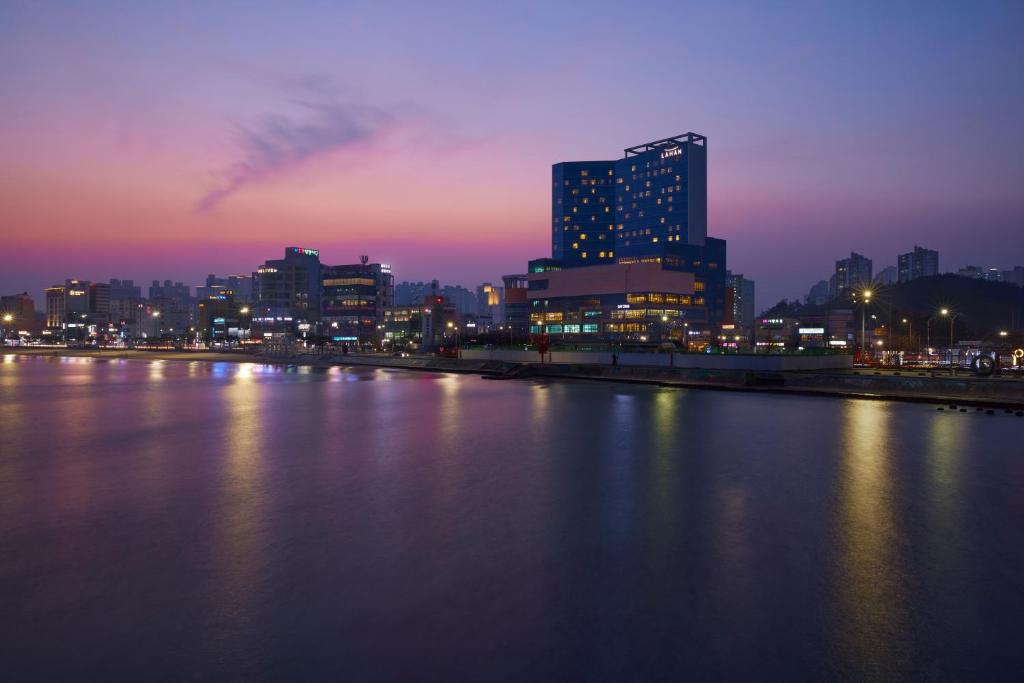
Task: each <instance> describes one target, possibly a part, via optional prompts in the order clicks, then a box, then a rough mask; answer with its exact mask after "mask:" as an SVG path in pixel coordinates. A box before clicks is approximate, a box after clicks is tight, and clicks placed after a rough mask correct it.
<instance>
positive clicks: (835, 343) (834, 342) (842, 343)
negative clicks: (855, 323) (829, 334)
mask: <svg viewBox="0 0 1024 683" xmlns="http://www.w3.org/2000/svg"><path fill="white" fill-rule="evenodd" d="M828 344H829V346H846V341H844V340H842V339H833V340H831V341H830V342H829V343H828Z"/></svg>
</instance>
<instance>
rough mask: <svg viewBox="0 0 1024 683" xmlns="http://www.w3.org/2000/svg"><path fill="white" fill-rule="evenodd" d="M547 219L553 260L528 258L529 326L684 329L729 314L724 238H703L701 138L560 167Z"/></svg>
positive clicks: (621, 334) (620, 331)
mask: <svg viewBox="0 0 1024 683" xmlns="http://www.w3.org/2000/svg"><path fill="white" fill-rule="evenodd" d="M551 221H552V222H551V255H552V258H551V259H538V260H536V261H534V262H531V267H530V274H529V275H528V278H529V279H530V287H529V298H530V301H531V311H532V315H531V331H533V332H541V331H545V332H550V333H553V334H558V333H559V332H561V333H562V334H575V333H581V334H591V335H594V334H597V335H600V336H603V337H618V338H640V337H651V336H653V337H658V336H680V334H681V328H684V327H685V328H696V327H700V328H710V327H712V326H716V325H718V324H720V323H721V322H722V321H723V320H724V318H725V310H724V309H725V276H726V261H725V255H726V254H725V251H726V250H725V241H724V240H720V239H715V238H711V237H708V236H707V222H708V221H707V138H706V137H704V136H703V135H698V134H696V133H686V134H684V135H679V136H676V137H672V138H666V139H664V140H655V141H653V142H648V143H645V144H642V145H638V146H636V147H629V148H627V149H625V150H623V156H622V158H621V159H617V160H612V161H570V162H562V163H558V164H555V165H554V166H553V167H552V201H551ZM600 266H603V268H601V269H599V270H596V271H588V272H587V273H586V275H585V276H583V273H582V272H581V273H580V275H581V276H583V277H576V276H575V275H574V274H573V272H572V271H575V270H576V269H579V268H588V269H589V268H591V267H600ZM556 273H557V274H556ZM641 283H644V285H645V286H653V285H655V284H657V286H659V287H661V288H663V289H665V291H646V290H644V291H641V290H640V289H638V288H640V287H641V286H642V284H641ZM577 285H578V286H577ZM577 290H579V291H577ZM584 290H592V291H584ZM556 292H557V294H556ZM541 308H543V309H544V310H538V309H541ZM554 309H557V310H554ZM584 318H586V320H584ZM677 328H678V329H677ZM670 330H674V331H675V334H671V333H670Z"/></svg>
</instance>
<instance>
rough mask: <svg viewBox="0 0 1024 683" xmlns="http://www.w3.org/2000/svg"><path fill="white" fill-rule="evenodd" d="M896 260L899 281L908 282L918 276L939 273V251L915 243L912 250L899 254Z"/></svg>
mask: <svg viewBox="0 0 1024 683" xmlns="http://www.w3.org/2000/svg"><path fill="white" fill-rule="evenodd" d="M897 262H898V270H899V281H900V282H910V281H911V280H916V279H917V278H919V277H932V276H934V275H938V274H939V252H937V251H935V250H933V249H925V248H924V247H919V246H917V245H916V244H915V245H914V250H913V251H910V252H907V253H906V254H900V255H899V257H898V259H897Z"/></svg>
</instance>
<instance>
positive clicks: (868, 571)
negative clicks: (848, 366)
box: [836, 401, 909, 677]
mask: <svg viewBox="0 0 1024 683" xmlns="http://www.w3.org/2000/svg"><path fill="white" fill-rule="evenodd" d="M844 416H845V419H844V421H843V423H842V427H841V439H840V450H839V457H840V459H841V461H840V470H839V492H838V501H837V503H838V514H839V518H838V524H837V537H838V539H839V544H840V549H839V553H838V557H837V559H838V571H837V580H836V591H837V593H838V595H837V607H838V608H839V610H840V612H841V613H840V615H839V622H838V624H839V628H840V633H839V638H838V642H839V647H840V648H841V649H842V650H843V651H844V652H843V654H844V656H845V657H847V658H849V661H850V663H851V664H852V665H854V666H856V667H859V668H861V669H862V670H863V671H864V672H865V673H866V674H867V675H869V676H871V677H883V676H885V675H886V673H887V672H891V671H893V670H896V669H899V668H901V666H902V665H904V664H905V663H906V661H905V660H906V658H907V657H908V655H909V653H908V651H907V645H906V641H905V639H906V637H907V633H906V631H905V629H906V625H907V614H906V612H905V605H904V603H905V600H906V594H905V591H906V585H905V577H904V576H903V575H902V572H901V569H900V564H899V558H898V553H899V551H900V547H899V546H900V538H899V530H898V528H897V526H896V521H895V519H894V511H893V497H894V495H895V491H894V482H893V476H894V467H893V463H892V459H893V458H894V457H896V456H897V454H896V453H895V452H894V451H893V449H892V445H891V444H892V438H893V435H892V434H891V433H890V430H891V429H892V424H891V413H890V408H889V406H888V405H887V404H885V403H882V402H878V401H845V402H844Z"/></svg>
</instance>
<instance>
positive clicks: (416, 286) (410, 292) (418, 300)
mask: <svg viewBox="0 0 1024 683" xmlns="http://www.w3.org/2000/svg"><path fill="white" fill-rule="evenodd" d="M432 291H433V288H432V286H431V283H429V282H399V283H398V284H397V285H395V305H396V306H419V305H421V304H422V303H423V297H425V296H430V294H431V292H432Z"/></svg>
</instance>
